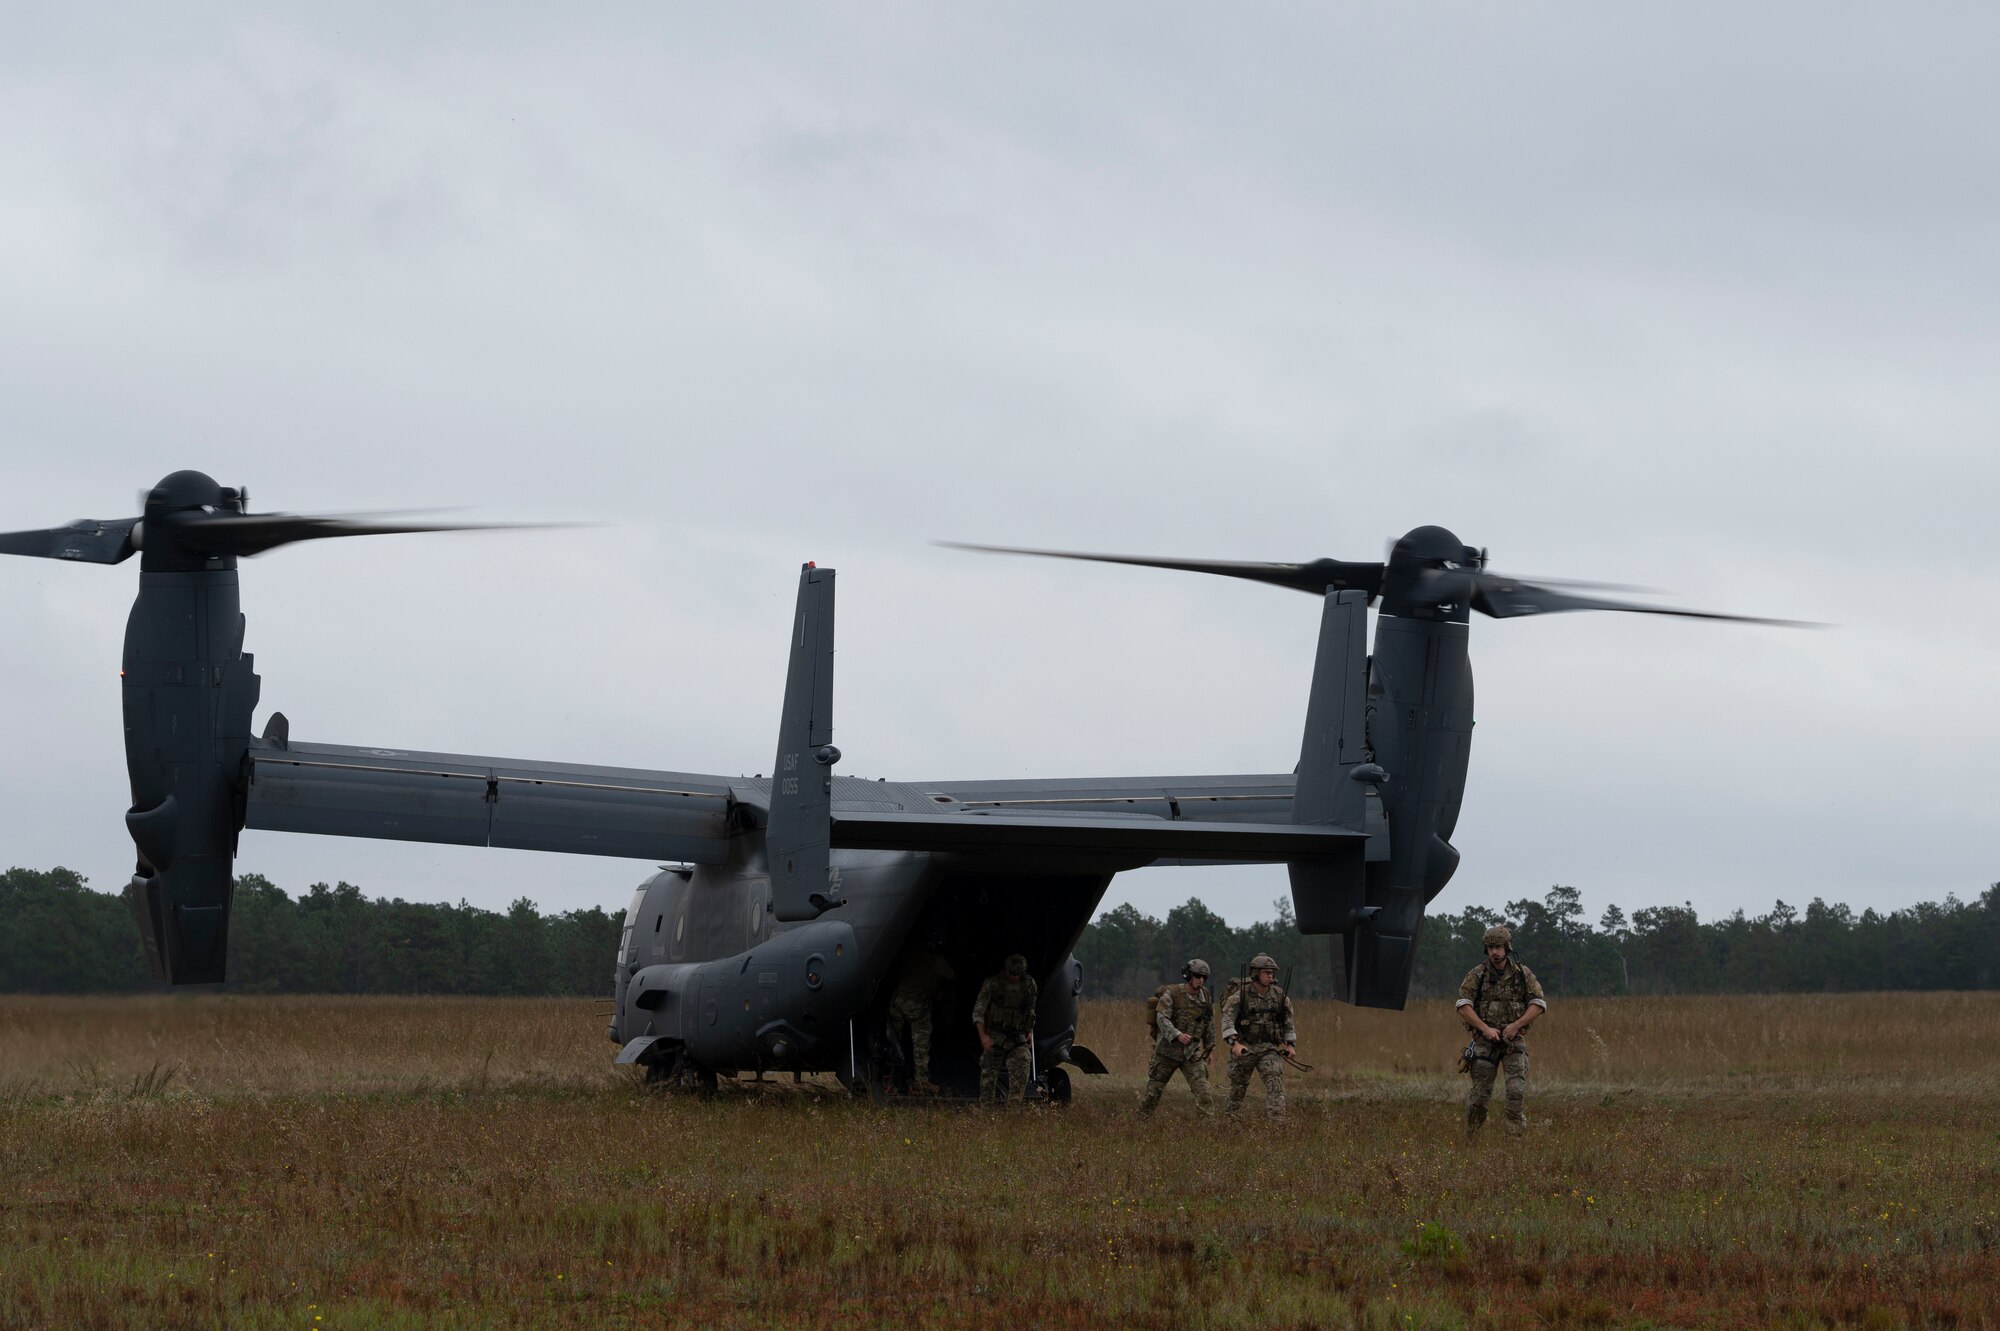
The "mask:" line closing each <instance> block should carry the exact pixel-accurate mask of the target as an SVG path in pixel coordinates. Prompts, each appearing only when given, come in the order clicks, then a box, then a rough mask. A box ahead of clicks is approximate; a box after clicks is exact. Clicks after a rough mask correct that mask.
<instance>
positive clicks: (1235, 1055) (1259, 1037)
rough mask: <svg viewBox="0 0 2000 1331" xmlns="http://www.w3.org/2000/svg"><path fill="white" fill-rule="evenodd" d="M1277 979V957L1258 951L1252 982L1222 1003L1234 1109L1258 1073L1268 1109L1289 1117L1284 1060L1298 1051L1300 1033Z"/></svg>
mask: <svg viewBox="0 0 2000 1331" xmlns="http://www.w3.org/2000/svg"><path fill="white" fill-rule="evenodd" d="M1277 980H1278V963H1277V961H1276V960H1274V959H1273V958H1271V957H1269V956H1266V955H1265V954H1264V953H1262V952H1259V953H1258V954H1257V955H1256V956H1254V957H1252V958H1250V983H1248V984H1246V985H1243V986H1242V987H1241V988H1239V989H1237V991H1236V992H1235V993H1233V994H1231V995H1230V996H1229V998H1228V999H1227V1001H1225V1002H1224V1003H1223V1005H1222V1039H1223V1042H1224V1043H1226V1044H1227V1045H1228V1046H1229V1109H1228V1112H1229V1113H1231V1114H1234V1113H1236V1112H1237V1111H1238V1110H1240V1109H1242V1108H1243V1097H1244V1096H1246V1095H1248V1094H1249V1093H1250V1074H1251V1073H1253V1072H1254V1073H1257V1074H1259V1075H1261V1076H1262V1077H1263V1078H1264V1112H1265V1114H1266V1115H1267V1116H1268V1117H1269V1118H1271V1119H1272V1120H1274V1121H1275V1120H1277V1119H1281V1118H1283V1117H1284V1116H1285V1059H1287V1058H1290V1057H1292V1056H1293V1055H1294V1054H1296V1053H1297V1052H1298V1043H1299V1033H1298V1028H1297V1027H1296V1026H1294V1025H1293V1024H1292V1000H1291V998H1290V997H1289V996H1287V995H1286V993H1285V990H1284V988H1283V986H1281V985H1279V984H1278V983H1277Z"/></svg>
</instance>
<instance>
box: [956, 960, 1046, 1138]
mask: <svg viewBox="0 0 2000 1331" xmlns="http://www.w3.org/2000/svg"><path fill="white" fill-rule="evenodd" d="M1040 998H1041V992H1040V989H1039V988H1038V987H1037V986H1036V984H1035V982H1034V980H1033V979H1031V978H1030V977H1029V975H1028V959H1027V958H1026V957H1024V956H1022V955H1021V954H1020V953H1019V952H1016V953H1015V954H1014V955H1012V956H1010V957H1008V958H1007V961H1006V964H1005V965H1004V966H1002V967H1001V970H1000V973H999V974H998V975H989V976H987V977H986V983H985V984H982V985H980V986H979V997H978V998H976V999H974V1000H973V1004H972V1025H973V1028H974V1029H975V1030H977V1031H978V1032H979V1047H980V1049H981V1050H983V1051H984V1052H982V1053H981V1054H980V1055H979V1100H980V1103H981V1104H989V1103H991V1102H992V1101H993V1100H995V1099H997V1098H998V1091H999V1088H1000V1069H1001V1068H1003V1067H1004V1068H1005V1069H1007V1094H1008V1096H1009V1098H1011V1099H1013V1100H1015V1101H1017V1102H1019V1103H1022V1104H1026V1103H1027V1099H1028V1063H1029V1058H1028V1046H1029V1044H1030V1043H1031V1042H1032V1041H1033V1040H1034V1038H1035V1005H1036V1003H1037V1002H1038V1001H1039V1000H1040Z"/></svg>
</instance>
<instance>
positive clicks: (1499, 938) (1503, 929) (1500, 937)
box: [1479, 924, 1514, 952]
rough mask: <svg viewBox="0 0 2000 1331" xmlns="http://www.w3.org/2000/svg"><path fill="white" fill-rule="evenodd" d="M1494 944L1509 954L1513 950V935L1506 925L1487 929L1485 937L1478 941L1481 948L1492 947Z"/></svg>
mask: <svg viewBox="0 0 2000 1331" xmlns="http://www.w3.org/2000/svg"><path fill="white" fill-rule="evenodd" d="M1495 944H1498V945H1499V946H1501V947H1504V948H1506V949H1507V950H1508V951H1509V952H1512V951H1513V950H1514V934H1513V932H1512V931H1511V930H1509V929H1508V928H1507V926H1506V925H1504V924H1496V925H1493V926H1492V927H1491V928H1489V929H1487V931H1486V936H1485V937H1484V938H1482V939H1480V940H1479V945H1480V946H1481V947H1492V946H1494V945H1495Z"/></svg>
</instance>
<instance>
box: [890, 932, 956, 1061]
mask: <svg viewBox="0 0 2000 1331" xmlns="http://www.w3.org/2000/svg"><path fill="white" fill-rule="evenodd" d="M957 978H958V972H957V971H955V970H953V969H952V968H951V963H950V962H949V961H946V960H945V959H944V958H943V957H942V956H939V955H938V954H937V953H936V952H934V951H930V950H926V951H924V952H921V953H919V954H918V955H917V956H916V957H915V959H913V960H912V961H911V962H910V964H909V965H908V966H906V967H905V968H904V969H903V973H902V975H901V976H900V977H898V978H897V980H896V988H895V991H894V992H893V993H891V994H890V996H889V1038H890V1039H892V1040H895V1041H897V1042H899V1043H900V1042H901V1040H902V1039H903V1037H904V1035H906V1034H907V1035H908V1036H909V1037H910V1081H911V1082H912V1083H913V1084H925V1085H928V1084H929V1082H930V1079H931V1007H932V1004H933V1002H934V1001H935V999H936V998H937V990H938V986H939V985H940V984H942V983H943V982H944V981H946V980H955V979H957Z"/></svg>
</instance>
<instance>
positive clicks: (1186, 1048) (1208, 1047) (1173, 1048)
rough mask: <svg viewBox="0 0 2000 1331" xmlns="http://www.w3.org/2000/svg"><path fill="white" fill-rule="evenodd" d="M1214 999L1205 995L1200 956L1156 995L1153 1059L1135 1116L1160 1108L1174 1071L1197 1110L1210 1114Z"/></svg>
mask: <svg viewBox="0 0 2000 1331" xmlns="http://www.w3.org/2000/svg"><path fill="white" fill-rule="evenodd" d="M1214 1032H1215V996H1214V995H1213V994H1211V993H1210V992H1209V991H1208V963H1207V962H1205V961H1203V960H1202V959H1201V958H1200V957H1196V958H1195V959H1194V960H1192V961H1190V962H1188V964H1187V965H1186V966H1184V967H1182V968H1181V982H1180V983H1179V984H1170V985H1168V986H1167V987H1166V988H1164V989H1162V990H1161V991H1160V993H1159V1009H1158V1011H1157V1012H1156V1013H1155V1014H1154V1016H1153V1060H1152V1062H1151V1063H1149V1064H1148V1065H1147V1067H1146V1090H1145V1093H1144V1094H1143V1095H1141V1096H1140V1097H1139V1117H1140V1118H1146V1117H1148V1116H1149V1115H1150V1114H1152V1112H1153V1110H1155V1109H1156V1108H1158V1107H1159V1104H1160V1096H1161V1094H1162V1093H1163V1092H1165V1090H1166V1089H1167V1083H1168V1082H1170V1081H1172V1080H1173V1079H1174V1074H1175V1073H1176V1072H1178V1073H1180V1074H1181V1075H1182V1076H1184V1077H1186V1078H1187V1084H1188V1089H1189V1090H1191V1091H1193V1092H1194V1103H1195V1108H1197V1109H1199V1110H1200V1111H1201V1112H1202V1113H1204V1114H1209V1113H1213V1112H1214V1110H1215V1102H1214V1101H1213V1100H1211V1099H1210V1098H1209V1094H1208V1059H1209V1055H1211V1054H1212V1053H1214V1052H1215V1051H1214V1048H1213V1043H1214Z"/></svg>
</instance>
